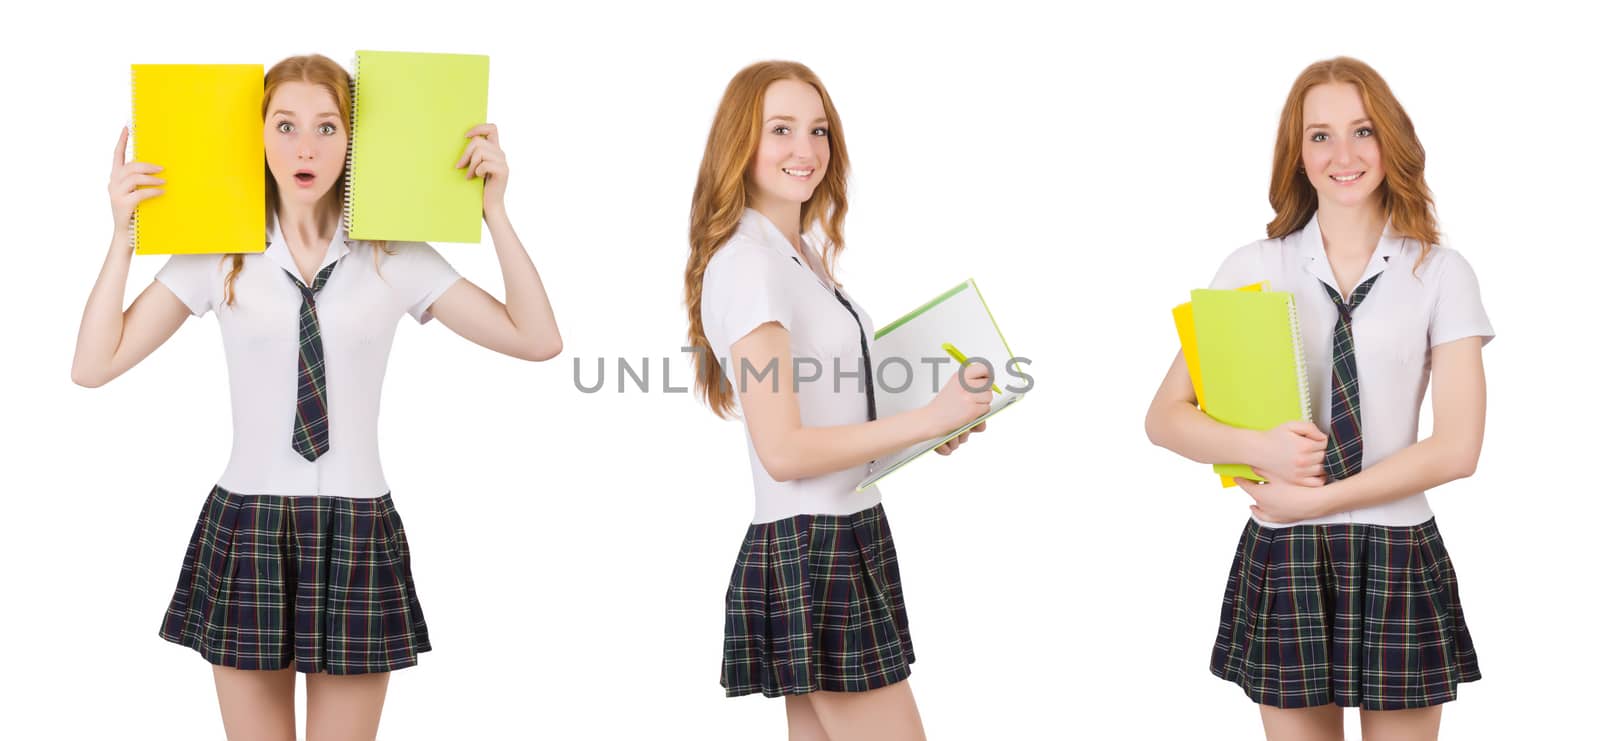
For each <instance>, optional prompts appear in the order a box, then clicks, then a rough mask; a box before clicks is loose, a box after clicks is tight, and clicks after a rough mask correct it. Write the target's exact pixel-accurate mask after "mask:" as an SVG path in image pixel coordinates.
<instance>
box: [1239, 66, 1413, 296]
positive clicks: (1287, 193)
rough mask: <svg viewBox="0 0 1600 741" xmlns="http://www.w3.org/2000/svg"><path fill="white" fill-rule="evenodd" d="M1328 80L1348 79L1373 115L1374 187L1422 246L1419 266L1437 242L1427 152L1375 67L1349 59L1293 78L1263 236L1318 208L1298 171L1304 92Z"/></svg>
mask: <svg viewBox="0 0 1600 741" xmlns="http://www.w3.org/2000/svg"><path fill="white" fill-rule="evenodd" d="M1327 83H1349V84H1352V85H1355V86H1356V90H1357V91H1358V92H1359V93H1360V95H1361V105H1362V106H1364V107H1365V108H1366V109H1367V116H1368V117H1369V118H1371V119H1372V130H1373V131H1374V132H1375V133H1376V134H1377V137H1378V157H1379V158H1380V161H1381V162H1382V163H1383V170H1384V173H1385V174H1384V178H1383V183H1381V184H1380V185H1379V186H1378V193H1379V197H1380V198H1381V199H1382V202H1383V211H1384V214H1385V215H1386V216H1388V218H1389V221H1390V224H1391V225H1392V227H1393V228H1394V231H1395V233H1397V234H1399V235H1400V236H1403V237H1407V238H1410V239H1414V240H1416V241H1417V242H1418V243H1419V244H1421V245H1422V254H1421V255H1420V256H1418V257H1417V265H1418V266H1420V265H1421V264H1422V261H1423V260H1426V259H1427V258H1428V252H1429V251H1431V250H1432V249H1433V247H1434V246H1435V245H1437V244H1439V224H1438V221H1437V220H1436V217H1435V216H1434V212H1433V194H1432V193H1431V192H1430V191H1429V190H1428V183H1427V181H1426V180H1424V179H1423V176H1422V169H1423V163H1424V161H1425V160H1426V156H1425V155H1424V153H1423V150H1422V141H1421V140H1419V139H1418V138H1417V132H1416V129H1414V128H1413V127H1412V126H1411V117H1409V116H1407V115H1406V110H1405V108H1402V107H1401V106H1400V101H1399V100H1398V99H1396V98H1395V96H1394V93H1393V92H1390V90H1389V85H1388V83H1386V82H1384V81H1383V78H1382V77H1380V76H1379V75H1378V73H1377V71H1376V70H1374V69H1372V68H1371V67H1369V66H1367V65H1366V64H1365V63H1363V62H1361V61H1359V60H1356V59H1351V58H1350V57H1335V58H1333V59H1325V60H1323V61H1320V62H1317V63H1315V64H1312V65H1311V66H1309V67H1307V68H1305V71H1303V72H1301V73H1300V76H1299V77H1297V78H1295V81H1294V85H1293V86H1292V87H1290V88H1289V98H1288V99H1287V100H1285V101H1284V103H1283V113H1282V114H1281V115H1280V116H1279V118H1278V142H1277V145H1276V147H1274V150H1273V153H1272V184H1271V188H1270V189H1269V191H1268V196H1267V199H1268V200H1269V201H1270V202H1271V203H1272V210H1273V211H1274V212H1276V214H1277V215H1276V216H1274V217H1273V218H1272V221H1271V222H1269V223H1268V224H1267V237H1268V238H1269V239H1278V238H1280V237H1285V236H1288V235H1289V234H1293V233H1294V232H1297V231H1299V230H1300V229H1303V228H1304V227H1305V225H1306V224H1308V223H1310V222H1311V216H1312V215H1313V214H1315V213H1316V212H1317V191H1316V188H1315V187H1313V186H1312V185H1311V180H1310V179H1309V178H1307V177H1306V174H1305V173H1304V172H1301V171H1300V157H1301V149H1302V146H1303V144H1302V142H1303V138H1302V130H1303V129H1304V128H1305V104H1306V95H1308V94H1309V93H1310V92H1311V88H1314V87H1316V86H1318V85H1324V84H1327Z"/></svg>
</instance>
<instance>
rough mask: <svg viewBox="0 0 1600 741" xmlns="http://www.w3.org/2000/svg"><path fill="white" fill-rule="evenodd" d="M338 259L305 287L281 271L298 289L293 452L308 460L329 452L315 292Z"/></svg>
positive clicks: (326, 403)
mask: <svg viewBox="0 0 1600 741" xmlns="http://www.w3.org/2000/svg"><path fill="white" fill-rule="evenodd" d="M338 264H339V263H338V262H337V261H335V262H333V263H332V264H330V265H328V267H325V268H323V269H322V272H320V273H317V278H316V280H313V281H312V282H311V285H310V286H309V287H308V286H306V285H305V284H303V283H301V282H300V279H299V278H298V277H296V276H295V274H294V273H290V272H289V271H287V270H285V271H283V272H284V273H285V274H287V275H288V276H289V280H290V281H292V282H293V283H294V287H295V288H298V289H300V298H301V300H300V383H299V389H298V393H297V394H296V399H295V407H294V452H296V453H299V454H300V455H301V456H302V457H304V458H305V459H306V460H308V461H314V460H316V459H317V457H318V456H320V455H322V454H323V453H326V452H328V385H327V383H326V382H325V381H324V380H323V372H322V371H323V367H322V366H323V359H322V325H321V324H319V323H318V322H317V292H318V291H320V290H322V287H323V286H324V285H326V284H327V282H328V276H330V275H333V268H334V266H335V265H338Z"/></svg>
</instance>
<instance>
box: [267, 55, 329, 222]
mask: <svg viewBox="0 0 1600 741" xmlns="http://www.w3.org/2000/svg"><path fill="white" fill-rule="evenodd" d="M262 135H263V136H264V137H265V142H266V153H267V169H268V170H269V171H271V172H272V179H273V181H274V182H276V183H277V185H278V198H279V201H280V202H281V203H285V204H288V203H295V204H300V205H304V206H315V205H316V204H317V203H318V202H319V201H320V200H322V198H323V197H324V196H326V195H327V193H328V191H329V190H330V189H332V188H333V186H334V183H335V182H337V181H338V179H339V173H341V172H342V171H343V170H344V157H345V150H346V148H347V147H348V146H349V143H350V137H349V134H348V132H346V131H345V125H344V117H343V116H341V115H340V114H339V103H338V102H337V101H335V100H334V99H333V95H331V94H330V93H329V92H328V90H327V89H326V88H323V87H322V86H320V85H315V84H312V83H309V82H286V83H283V84H282V85H280V86H279V87H278V89H277V90H275V91H274V92H273V94H272V99H271V100H270V101H268V103H267V115H266V118H265V120H264V122H263V131H262Z"/></svg>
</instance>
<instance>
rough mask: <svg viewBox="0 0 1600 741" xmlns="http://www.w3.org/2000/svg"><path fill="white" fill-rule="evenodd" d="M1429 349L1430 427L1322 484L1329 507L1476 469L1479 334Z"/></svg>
mask: <svg viewBox="0 0 1600 741" xmlns="http://www.w3.org/2000/svg"><path fill="white" fill-rule="evenodd" d="M1431 352H1432V356H1433V361H1432V362H1433V432H1432V433H1431V434H1429V435H1428V437H1426V438H1424V439H1422V440H1419V441H1417V442H1415V443H1413V444H1411V445H1409V446H1407V447H1406V448H1405V449H1403V450H1401V451H1400V452H1398V453H1395V454H1394V455H1391V456H1389V457H1388V458H1385V459H1383V461H1382V462H1380V463H1378V464H1377V465H1375V466H1373V467H1371V468H1369V469H1365V470H1363V471H1362V472H1361V473H1358V474H1356V475H1355V476H1352V477H1350V478H1348V479H1345V480H1343V481H1336V482H1334V483H1332V484H1329V485H1328V486H1327V487H1325V488H1324V489H1323V495H1324V496H1326V497H1327V498H1328V499H1329V507H1330V510H1329V511H1330V512H1346V511H1349V510H1352V509H1360V508H1362V507H1371V506H1374V505H1379V504H1383V503H1385V502H1392V501H1394V500H1397V499H1403V498H1405V497H1408V496H1411V495H1413V494H1416V493H1417V492H1419V491H1423V490H1426V489H1432V488H1433V487H1436V486H1438V485H1440V484H1443V483H1446V482H1449V481H1454V480H1455V479H1460V478H1466V477H1468V476H1471V475H1472V473H1473V472H1474V471H1476V470H1477V468H1478V453H1479V451H1481V450H1483V428H1484V416H1485V410H1486V407H1487V405H1488V394H1487V391H1486V382H1485V380H1484V374H1483V338H1481V337H1465V338H1462V339H1459V340H1456V341H1454V342H1448V343H1445V344H1443V345H1439V346H1437V347H1435V348H1433V349H1432V350H1431Z"/></svg>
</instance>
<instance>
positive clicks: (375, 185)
mask: <svg viewBox="0 0 1600 741" xmlns="http://www.w3.org/2000/svg"><path fill="white" fill-rule="evenodd" d="M488 115H489V58H488V57H486V56H481V55H476V54H426V53H417V52H392V51H359V52H356V62H355V101H354V113H353V116H352V118H353V121H352V124H351V127H352V130H353V131H354V137H353V138H352V140H351V142H350V154H349V165H348V167H349V174H350V189H349V192H348V196H347V200H346V207H345V218H346V222H347V228H348V230H349V233H350V236H351V238H353V239H373V240H391V241H414V242H471V243H476V242H478V241H480V238H481V233H482V232H481V225H482V221H483V179H482V178H471V179H468V178H467V176H466V171H465V170H464V169H461V170H458V169H456V167H455V164H456V161H457V160H459V159H460V158H461V153H462V152H463V151H464V150H465V149H466V146H467V138H466V136H467V132H468V131H470V130H471V129H472V127H474V126H477V125H479V124H481V123H484V122H486V121H487V120H488Z"/></svg>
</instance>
